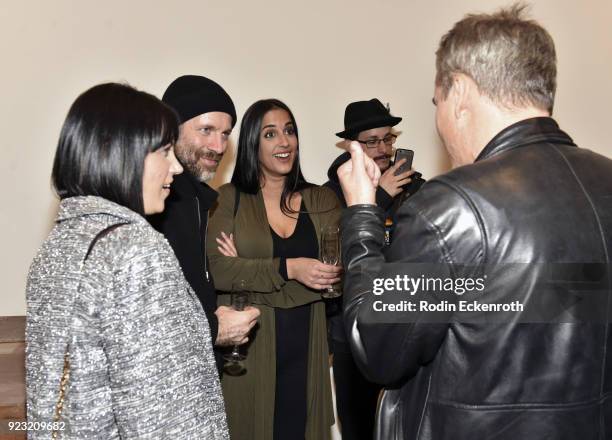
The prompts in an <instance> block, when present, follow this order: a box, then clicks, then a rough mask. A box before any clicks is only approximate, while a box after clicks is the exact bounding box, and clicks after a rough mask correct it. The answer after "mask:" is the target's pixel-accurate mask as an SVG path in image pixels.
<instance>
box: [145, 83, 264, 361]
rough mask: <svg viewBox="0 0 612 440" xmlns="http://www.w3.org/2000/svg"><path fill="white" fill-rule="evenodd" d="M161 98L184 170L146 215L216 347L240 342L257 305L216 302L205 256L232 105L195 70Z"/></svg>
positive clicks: (232, 117) (253, 319)
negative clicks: (172, 115) (174, 121)
mask: <svg viewBox="0 0 612 440" xmlns="http://www.w3.org/2000/svg"><path fill="white" fill-rule="evenodd" d="M162 101H164V102H165V103H166V104H168V105H169V106H170V107H172V108H173V109H174V110H175V111H176V113H177V115H178V117H179V122H180V124H181V125H180V134H179V139H178V141H177V143H176V145H175V154H176V157H177V158H178V160H179V162H181V164H182V165H183V168H184V170H185V171H184V172H183V173H182V174H180V175H177V176H175V178H174V182H173V184H172V192H171V194H170V196H169V197H168V198H167V199H166V209H165V210H164V212H163V213H161V214H159V215H156V216H152V217H151V218H150V219H149V220H150V222H151V224H152V225H153V227H155V229H157V230H158V231H159V232H161V233H162V234H164V235H165V237H166V239H167V240H168V242H169V243H170V245H171V246H172V248H173V249H174V253H175V254H176V257H177V259H178V260H179V263H180V265H181V268H182V269H183V273H184V274H185V278H186V279H187V281H188V282H189V284H190V285H191V287H192V288H193V290H194V291H195V293H196V295H197V297H198V298H199V300H200V302H201V303H202V306H203V308H204V311H205V312H206V316H207V318H208V323H209V325H210V334H211V338H212V341H213V344H214V345H215V347H219V346H227V345H234V344H243V343H245V342H246V341H247V335H248V333H249V331H250V330H251V328H252V327H253V326H254V325H255V323H256V322H257V317H258V316H259V310H257V309H256V308H254V307H248V308H247V309H246V310H245V311H240V312H239V311H235V310H233V309H232V308H230V307H226V306H220V307H217V297H216V292H215V287H214V283H213V280H212V275H211V273H210V271H209V269H208V258H207V256H206V231H207V225H208V212H209V210H210V208H211V206H212V205H213V203H214V202H215V200H216V199H217V193H216V191H215V190H213V189H212V188H211V187H210V186H208V185H207V184H206V181H208V180H210V179H211V178H212V177H213V176H214V175H215V172H216V170H217V167H218V166H219V162H220V161H221V159H222V158H223V154H224V153H225V150H226V149H227V143H228V140H229V136H230V133H231V132H232V128H233V127H234V125H236V109H235V107H234V103H233V102H232V99H231V98H230V96H229V95H228V94H227V92H226V91H225V90H223V88H222V87H221V86H220V85H219V84H217V83H216V82H214V81H212V80H210V79H208V78H205V77H203V76H196V75H184V76H181V77H179V78H177V79H175V80H174V81H173V82H172V83H171V84H170V85H169V86H168V88H167V89H166V92H165V93H164V96H163V98H162ZM215 357H216V360H217V367H218V369H219V372H221V371H222V367H223V360H222V357H221V353H220V351H219V350H217V349H216V350H215Z"/></svg>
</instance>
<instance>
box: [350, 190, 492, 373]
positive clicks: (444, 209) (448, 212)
mask: <svg viewBox="0 0 612 440" xmlns="http://www.w3.org/2000/svg"><path fill="white" fill-rule="evenodd" d="M383 237H384V219H383V211H382V210H381V209H380V208H378V207H376V206H374V205H356V206H352V207H349V208H348V209H347V210H345V212H344V213H343V217H342V253H343V262H344V265H345V270H346V275H345V284H344V285H345V288H344V322H345V330H346V334H347V337H348V338H349V343H350V346H351V351H352V353H353V357H354V359H355V361H356V362H357V364H358V365H359V367H360V369H361V370H362V371H363V373H364V374H365V375H366V377H368V378H369V379H370V380H372V381H374V382H377V383H380V384H383V385H393V384H396V383H398V382H400V381H402V380H404V379H405V378H407V377H410V376H413V375H414V374H416V372H417V371H418V369H419V368H420V367H421V366H423V365H426V364H427V363H429V362H431V361H432V360H433V358H434V357H435V355H436V353H437V351H438V349H439V347H440V345H441V344H442V341H443V340H444V338H445V336H446V334H447V331H448V329H449V326H450V325H451V324H450V321H451V317H450V316H447V317H444V316H438V318H442V319H440V321H442V323H431V322H419V316H416V319H411V321H412V322H410V323H408V322H394V323H391V324H386V323H385V324H382V323H380V322H376V318H375V317H374V315H375V314H376V313H380V312H375V311H374V308H373V303H374V301H376V300H377V299H378V297H377V296H375V295H374V294H373V293H372V281H371V280H372V279H373V278H377V277H378V278H380V277H383V278H384V277H391V276H392V274H393V273H394V272H392V270H396V269H397V266H395V267H394V268H393V269H391V267H390V264H389V263H387V261H386V260H385V258H387V260H388V261H389V262H393V263H398V262H399V263H405V264H403V265H402V271H403V273H404V274H406V275H408V276H414V277H419V276H421V275H423V273H422V272H418V263H430V264H431V268H432V273H429V274H424V275H428V276H436V277H438V276H439V277H445V276H452V275H453V274H454V272H453V271H454V270H455V269H454V265H455V263H462V264H466V263H467V264H476V263H477V262H478V261H480V260H481V259H482V247H481V242H482V232H481V230H480V227H479V222H478V221H477V218H476V217H475V215H474V213H473V212H472V209H471V208H470V204H469V203H468V202H467V201H466V200H465V198H464V196H463V195H462V194H460V193H459V192H457V191H455V190H454V189H453V188H452V187H450V186H449V185H446V184H440V183H433V184H430V185H425V186H424V187H423V189H421V191H419V192H418V193H417V194H415V196H414V197H413V198H412V199H411V200H410V201H409V202H407V203H405V204H404V205H403V206H402V208H401V209H400V210H399V211H398V222H397V229H396V233H395V235H394V238H393V243H392V244H391V246H390V247H389V248H388V250H387V251H386V252H385V256H383V254H382V249H383ZM412 263H417V264H416V265H413V264H412ZM411 271H413V272H411ZM447 318H448V319H447Z"/></svg>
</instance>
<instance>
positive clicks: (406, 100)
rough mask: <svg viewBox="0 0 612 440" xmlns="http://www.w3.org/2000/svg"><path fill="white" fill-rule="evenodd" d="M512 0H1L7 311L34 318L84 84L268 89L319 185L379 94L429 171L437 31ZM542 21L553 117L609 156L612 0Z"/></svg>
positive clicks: (545, 15)
mask: <svg viewBox="0 0 612 440" xmlns="http://www.w3.org/2000/svg"><path fill="white" fill-rule="evenodd" d="M507 4H509V3H508V2H505V1H499V0H464V1H458V2H450V1H442V0H428V1H425V0H382V1H377V2H373V1H364V0H351V1H348V0H342V1H331V0H329V1H326V2H323V1H319V0H312V1H309V2H291V1H284V2H283V1H278V0H260V1H257V2H246V1H244V2H241V1H233V2H220V1H217V2H212V1H208V0H185V1H175V2H154V1H150V0H149V1H143V0H134V1H117V0H107V1H105V2H93V1H82V0H81V1H77V0H74V1H70V0H55V1H53V2H47V1H43V0H40V1H33V0H23V1H19V2H16V1H9V0H3V1H2V2H1V3H0V18H1V19H2V20H1V22H2V26H1V27H0V54H1V56H2V66H1V68H0V78H1V81H0V97H1V105H0V124H1V126H0V127H1V131H0V133H2V160H0V175H1V176H2V178H3V181H4V185H3V191H2V192H1V193H0V194H1V195H0V209H1V210H2V211H1V212H2V214H1V216H0V234H1V236H2V248H1V251H0V268H1V272H0V275H1V279H2V287H1V289H0V315H23V314H25V295H24V287H25V281H26V275H27V271H28V267H29V264H30V262H31V260H32V258H33V256H34V255H35V253H36V251H37V249H38V247H39V246H40V244H41V242H42V241H43V240H44V238H45V236H46V235H47V233H48V232H49V229H50V228H51V225H52V223H53V219H54V217H55V214H56V210H57V199H56V198H55V196H54V194H53V192H52V191H51V187H50V173H51V164H52V160H53V155H54V152H55V147H56V142H57V138H58V134H59V130H60V127H61V124H62V121H63V119H64V117H65V115H66V112H67V110H68V107H69V106H70V104H71V103H72V101H73V100H74V99H75V98H76V96H77V95H78V94H79V93H81V92H83V91H84V90H85V89H87V88H89V87H91V86H93V85H95V84H97V83H100V82H105V81H127V82H129V83H130V84H132V85H134V86H136V87H138V88H140V89H143V90H146V91H148V92H151V93H153V94H155V95H157V96H161V94H162V93H163V91H164V89H165V87H166V86H167V85H168V84H169V83H170V82H171V81H172V80H173V79H174V78H175V77H176V76H178V75H181V74H186V73H192V74H202V75H205V76H209V77H211V78H213V79H215V80H217V81H218V82H220V83H221V84H222V85H223V86H224V87H225V88H226V90H227V91H228V92H229V93H230V95H231V96H232V97H233V98H234V101H235V104H236V107H237V110H238V114H239V117H240V116H241V115H242V113H243V112H244V110H245V109H246V108H247V107H248V106H249V105H250V104H251V103H252V102H254V101H255V100H257V99H260V98H269V97H276V98H279V99H281V100H283V101H285V102H286V103H287V104H288V105H289V106H290V107H291V108H292V110H293V111H294V113H295V116H296V118H297V122H298V125H299V130H300V146H301V155H302V165H303V169H304V174H305V175H306V177H307V178H308V179H310V180H311V181H312V182H315V183H323V182H324V181H325V180H327V178H326V172H327V168H328V166H329V164H330V163H331V162H332V160H333V159H334V158H335V157H336V156H337V155H338V154H339V153H340V152H341V151H340V150H339V149H338V148H337V147H336V146H335V144H336V142H337V141H338V139H337V138H336V137H335V136H334V133H335V132H337V131H340V130H341V129H342V128H343V126H342V125H343V114H344V108H345V106H346V104H347V103H348V102H350V101H354V100H362V99H370V98H372V97H378V98H380V99H381V100H382V101H383V102H389V103H390V104H391V110H392V113H394V114H395V115H398V116H402V117H403V118H404V120H403V121H402V123H401V124H400V125H399V126H398V129H399V130H400V131H402V133H403V134H402V135H401V137H400V138H399V140H398V146H401V147H410V148H413V149H414V150H415V151H416V154H415V161H414V164H415V167H416V168H417V169H419V170H420V171H421V172H423V173H424V175H425V177H427V178H430V177H432V176H434V175H436V174H439V173H442V172H444V171H445V170H447V169H448V163H447V160H446V156H445V154H444V151H443V149H442V147H441V145H440V142H439V140H438V137H437V135H436V132H435V127H434V122H433V115H434V108H433V106H432V104H431V96H432V91H433V78H434V70H435V69H434V52H435V50H436V48H437V44H438V42H439V39H440V37H441V36H442V34H443V33H444V32H446V31H447V30H448V29H450V28H451V27H452V25H453V23H455V22H456V21H457V20H459V19H461V17H462V16H463V15H464V14H465V13H468V12H479V11H480V12H482V11H484V12H490V11H493V10H494V9H496V8H497V7H499V6H502V5H507ZM531 16H532V17H533V18H535V19H537V20H538V21H540V22H541V23H542V24H543V25H544V26H545V27H546V28H547V29H548V30H549V32H550V33H551V34H552V36H553V38H554V40H555V42H556V45H557V53H558V60H559V61H558V67H559V77H558V79H559V81H558V84H559V85H558V93H557V100H556V107H555V115H554V116H555V118H556V119H557V120H558V121H559V122H560V125H561V127H562V128H563V129H565V130H566V131H567V132H568V133H569V134H570V135H571V136H572V137H573V138H574V140H575V141H576V142H577V143H578V144H579V145H580V146H581V147H584V148H590V149H593V150H595V151H598V152H600V153H603V154H605V155H607V156H612V142H611V141H610V140H609V138H610V134H609V133H610V128H609V125H610V123H609V114H608V113H609V111H608V110H609V105H610V102H612V86H610V80H611V79H612V26H610V23H612V2H610V1H609V0H585V1H583V2H576V1H569V0H536V1H533V2H532V8H531ZM237 134H238V133H237V130H236V131H235V132H234V134H233V135H232V148H234V146H235V141H236V139H237ZM233 160H234V154H233V152H230V153H229V154H228V155H227V158H226V159H224V161H225V163H224V164H223V166H222V170H221V172H220V173H219V175H218V177H217V178H216V179H215V183H216V184H219V183H223V182H226V181H228V180H229V178H230V176H231V170H232V168H233Z"/></svg>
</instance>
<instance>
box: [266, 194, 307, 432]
mask: <svg viewBox="0 0 612 440" xmlns="http://www.w3.org/2000/svg"><path fill="white" fill-rule="evenodd" d="M300 211H302V213H300V214H299V216H298V221H297V224H296V226H295V231H294V232H293V234H292V235H291V236H289V237H287V238H282V237H280V236H279V235H278V234H277V233H276V232H274V230H273V229H272V228H270V231H271V233H272V241H273V245H274V257H280V258H283V259H287V258H299V257H307V258H317V259H318V255H319V245H318V243H317V239H316V237H317V234H316V231H315V227H314V225H313V223H312V221H311V219H310V216H309V215H308V214H306V213H304V211H305V208H304V203H303V202H302V206H301V207H300ZM284 270H285V271H286V265H284V264H281V275H283V276H284V277H287V274H286V272H285V273H283V271H284ZM310 309H311V305H310V304H306V305H303V306H300V307H295V308H291V309H281V308H276V309H274V318H275V322H276V392H275V399H274V439H275V440H286V439H303V438H304V436H305V434H306V387H307V372H308V368H307V367H308V341H309V337H310Z"/></svg>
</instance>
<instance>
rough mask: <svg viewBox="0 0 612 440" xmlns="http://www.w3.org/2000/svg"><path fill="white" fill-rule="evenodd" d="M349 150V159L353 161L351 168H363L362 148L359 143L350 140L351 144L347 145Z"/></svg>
mask: <svg viewBox="0 0 612 440" xmlns="http://www.w3.org/2000/svg"><path fill="white" fill-rule="evenodd" d="M349 152H350V153H351V160H352V161H353V170H355V169H359V170H362V169H364V168H365V163H364V159H363V149H362V148H361V145H359V142H357V141H353V142H351V145H349Z"/></svg>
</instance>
